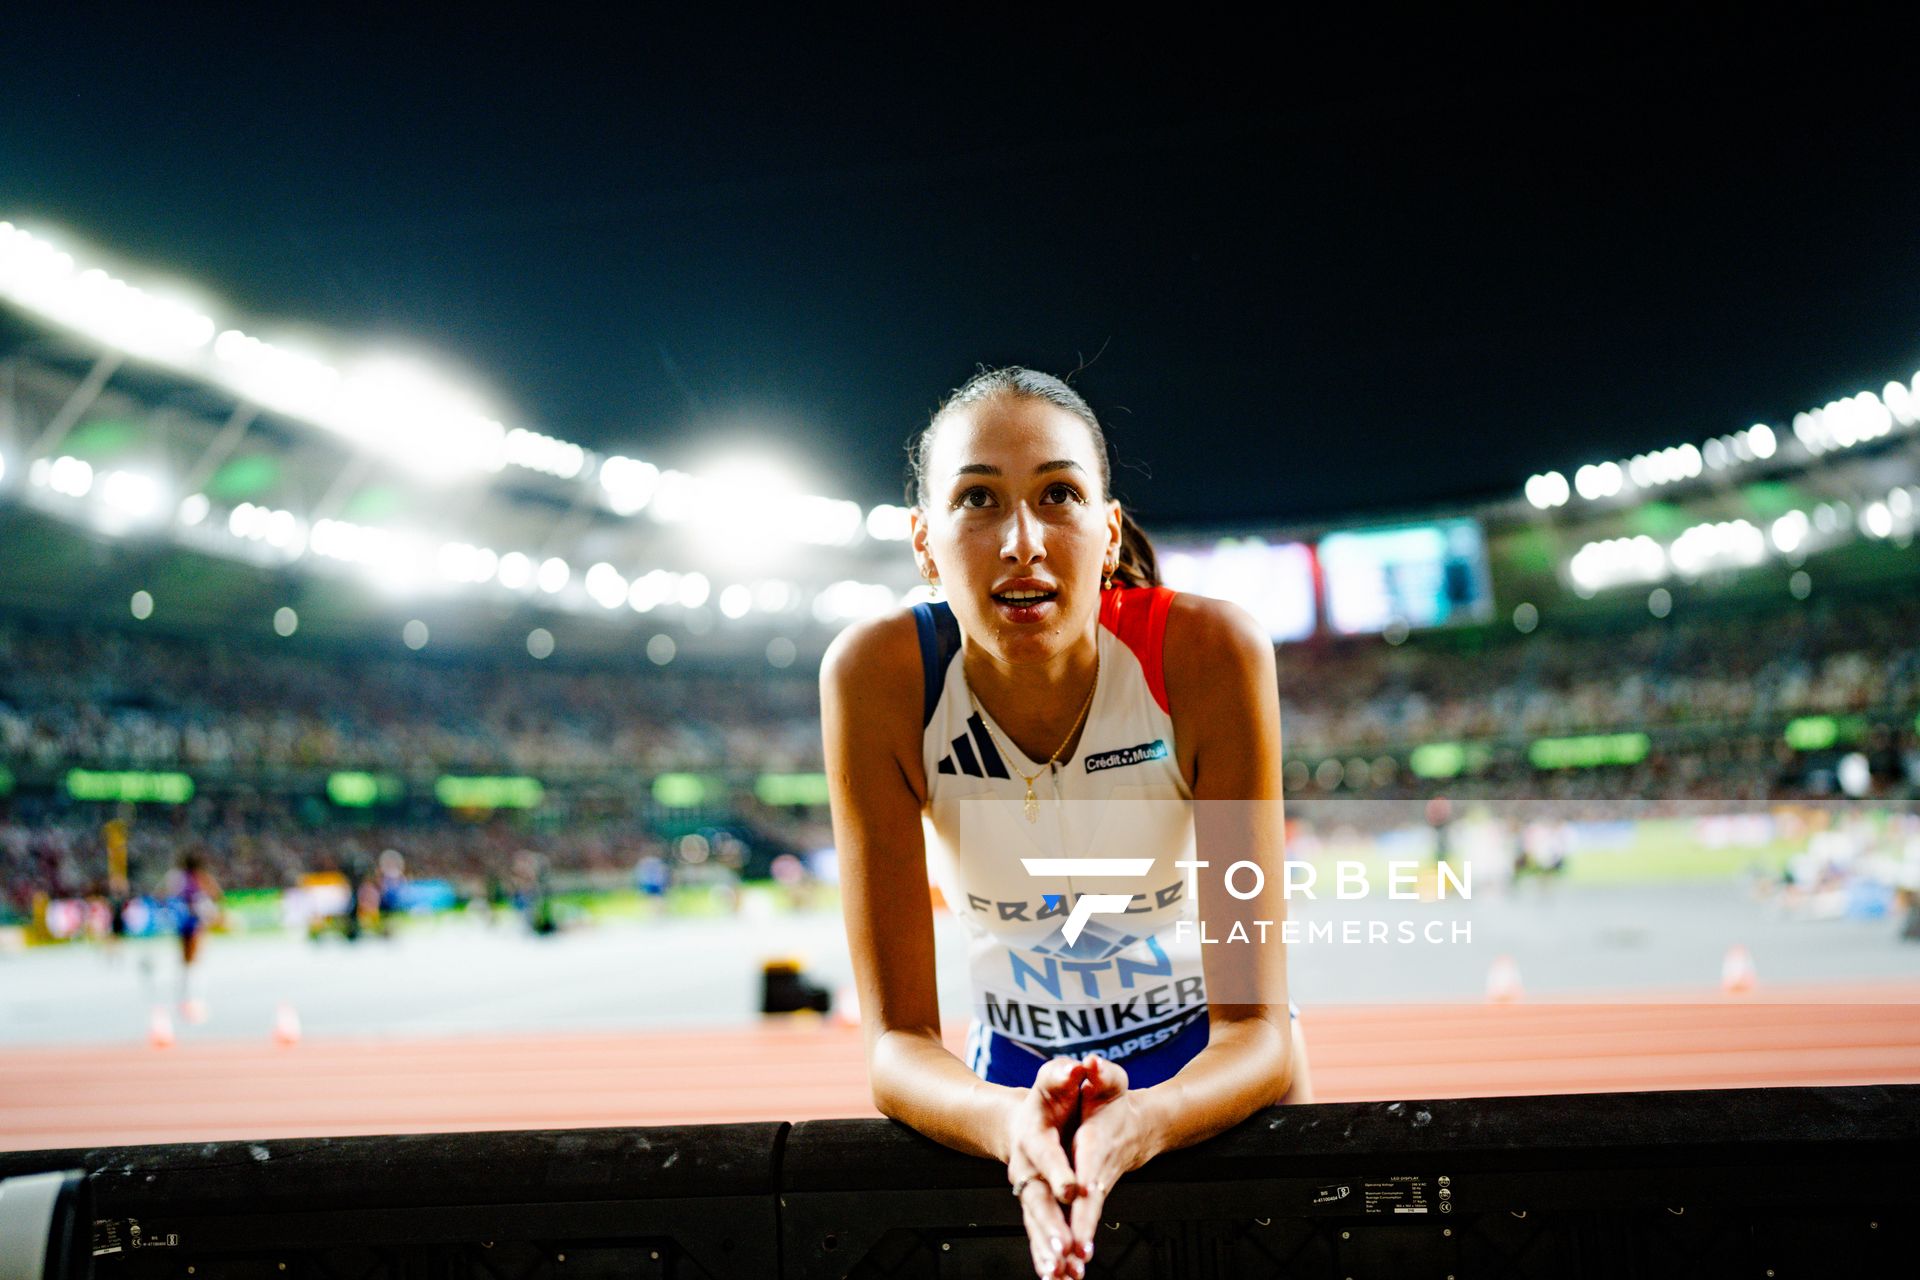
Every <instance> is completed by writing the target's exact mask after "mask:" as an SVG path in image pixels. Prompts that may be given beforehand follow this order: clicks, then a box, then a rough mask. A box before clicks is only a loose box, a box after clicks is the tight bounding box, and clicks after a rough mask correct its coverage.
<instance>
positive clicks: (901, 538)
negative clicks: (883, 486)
mask: <svg viewBox="0 0 1920 1280" xmlns="http://www.w3.org/2000/svg"><path fill="white" fill-rule="evenodd" d="M912 516H913V513H912V512H911V511H909V510H908V509H907V508H905V507H896V506H892V505H890V504H888V503H884V502H883V503H881V504H880V505H879V506H877V507H875V508H874V509H873V510H871V511H869V512H867V536H868V537H869V538H872V539H874V540H875V541H876V542H905V541H906V540H907V539H908V537H910V536H911V535H912V533H913V524H912Z"/></svg>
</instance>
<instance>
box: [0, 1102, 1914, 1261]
mask: <svg viewBox="0 0 1920 1280" xmlns="http://www.w3.org/2000/svg"><path fill="white" fill-rule="evenodd" d="M63 1167H78V1168H84V1169H86V1170H87V1171H88V1174H89V1181H90V1183H91V1185H92V1189H93V1196H94V1202H95V1212H96V1216H97V1217H98V1218H100V1219H101V1224H100V1227H101V1229H110V1230H112V1231H116V1232H118V1233H119V1234H118V1235H117V1236H115V1237H114V1239H115V1241H116V1242H118V1243H119V1244H121V1245H122V1246H125V1245H126V1242H127V1233H128V1231H129V1230H130V1227H129V1224H131V1223H137V1224H138V1226H139V1247H137V1248H133V1247H122V1248H121V1251H120V1252H117V1253H113V1254H106V1255H102V1256H101V1257H99V1259H98V1260H97V1272H98V1275H99V1277H100V1278H101V1280H114V1277H126V1280H150V1278H153V1280H157V1278H158V1277H163V1276H164V1277H166V1278H167V1280H241V1278H242V1277H248V1278H254V1277H257V1278H259V1280H288V1278H291V1280H469V1278H471V1280H601V1278H602V1277H612V1276H623V1277H624V1276H664V1277H682V1278H685V1277H707V1276H742V1277H773V1276H779V1277H784V1278H786V1280H803V1278H809V1277H829V1276H830V1277H857V1278H860V1280H877V1278H879V1277H896V1276H898V1277H993V1276H1025V1275H1029V1274H1031V1272H1030V1269H1029V1267H1028V1263H1027V1250H1026V1245H1025V1241H1024V1238H1023V1236H1022V1234H1021V1229H1020V1222H1019V1212H1018V1207H1017V1206H1016V1205H1015V1203H1014V1201H1013V1199H1012V1197H1011V1196H1010V1195H1008V1193H1007V1185H1006V1180H1005V1173H1004V1170H1003V1169H1001V1168H999V1167H998V1166H996V1165H993V1164H992V1163H991V1162H988V1161H984V1160H975V1159H971V1158H969V1157H966V1156H962V1155H959V1154H958V1153H955V1152H952V1151H949V1150H947V1149H945V1148H943V1147H941V1146H939V1145H938V1144H936V1143H934V1142H931V1141H930V1140H928V1139H926V1138H923V1137H921V1136H920V1135H918V1134H916V1133H914V1132H912V1131H910V1130H908V1129H906V1128H905V1127H904V1126H901V1125H898V1124H895V1123H893V1122H891V1121H886V1120H812V1121H804V1122H801V1123H799V1124H794V1125H783V1124H753V1125H715V1126H692V1127H675V1128H650V1129H588V1130H565V1131H554V1132H533V1133H482V1134H453V1135H431V1136H399V1137H384V1138H336V1139H303V1140H297V1141H286V1140H272V1141H261V1142H254V1143H231V1142H228V1143H208V1144H204V1145H180V1146H153V1147H121V1148H103V1149H100V1150H94V1151H40V1152H16V1153H10V1154H0V1176H11V1175H12V1174H16V1173H25V1172H32V1171H37V1170H42V1169H51V1168H63ZM1105 1216H1106V1221H1105V1222H1104V1223H1103V1224H1102V1226H1101V1229H1100V1232H1099V1236H1098V1241H1097V1245H1096V1249H1095V1253H1094V1258H1093V1261H1092V1264H1091V1265H1090V1267H1089V1269H1088V1274H1089V1275H1090V1276H1096V1277H1107V1276H1112V1277H1267V1276H1286V1277H1315V1278H1318V1277H1332V1278H1333V1280H1346V1278H1349V1277H1350V1278H1351V1280H1373V1278H1376V1277H1431V1278H1432V1280H1446V1278H1448V1277H1452V1278H1453V1280H1470V1278H1472V1280H1481V1278H1484V1277H1516V1278H1531V1277H1542V1278H1547V1277H1552V1278H1555V1280H1557V1278H1559V1277H1601V1276H1605V1277H1642V1276H1684V1277H1696V1276H1700V1277H1718V1276H1739V1277H1752V1278H1754V1280H1763V1278H1767V1277H1774V1278H1778V1280H1785V1278H1787V1277H1795V1276H1819V1277H1821V1280H1835V1278H1836V1277H1839V1276H1848V1277H1853V1276H1862V1277H1876V1276H1907V1275H1914V1274H1920V1086H1914V1085H1885V1086H1878V1085H1876V1086H1855V1087H1846V1088H1808V1089H1736V1090H1716V1091H1700V1092H1666V1093H1624V1094H1581V1095H1561V1096H1542V1097H1522V1098H1481V1099H1448V1100H1444V1101H1432V1102H1417V1101H1407V1102H1393V1103H1327V1104H1321V1105H1317V1106H1310V1107H1284V1108H1275V1109H1272V1110H1269V1111H1264V1112H1262V1113H1260V1114H1259V1115H1257V1116H1254V1117H1253V1118H1251V1119H1250V1120H1248V1121H1247V1122H1246V1123H1245V1124H1243V1125H1240V1126H1239V1127H1237V1128H1236V1129H1234V1130H1232V1131H1231V1132H1229V1133H1226V1134H1223V1135H1221V1136H1220V1137H1218V1138H1216V1139H1214V1140H1213V1141H1211V1142H1208V1143H1204V1144H1202V1145H1200V1146H1198V1147H1194V1148H1191V1149H1189V1150H1186V1151H1178V1152H1170V1153H1168V1154H1166V1155H1163V1156H1161V1157H1160V1158H1159V1159H1157V1160H1155V1161H1153V1162H1152V1163H1151V1164H1149V1165H1148V1166H1147V1167H1146V1168H1144V1169H1141V1170H1138V1171H1136V1172H1135V1173H1133V1174H1130V1175H1129V1176H1128V1177H1127V1178H1126V1179H1125V1180H1123V1181H1122V1182H1121V1184H1120V1186H1119V1188H1118V1189H1117V1190H1116V1191H1115V1193H1114V1195H1113V1198H1112V1199H1111V1201H1110V1202H1109V1205H1108V1212H1107V1214H1106V1215H1105ZM96 1238H97V1239H98V1238H104V1237H101V1236H100V1231H99V1230H97V1231H96Z"/></svg>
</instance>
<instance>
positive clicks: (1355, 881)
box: [1020, 858, 1473, 946]
mask: <svg viewBox="0 0 1920 1280" xmlns="http://www.w3.org/2000/svg"><path fill="white" fill-rule="evenodd" d="M1156 861H1157V859H1154V858H1021V859H1020V865H1021V866H1023V867H1025V868H1026V870H1027V874H1028V875H1030V876H1033V877H1034V878H1036V879H1048V880H1057V879H1064V878H1066V877H1070V876H1071V877H1076V878H1082V879H1095V878H1104V879H1144V878H1146V877H1147V876H1149V875H1151V874H1152V872H1153V867H1154V863H1155V862H1156ZM1173 865H1174V866H1175V867H1177V868H1179V869H1180V870H1181V871H1183V872H1185V873H1186V883H1185V892H1186V896H1187V897H1188V898H1189V899H1191V900H1194V901H1197V900H1198V898H1199V888H1200V872H1201V871H1203V870H1206V869H1208V868H1209V867H1211V866H1212V864H1211V863H1210V862H1208V861H1207V860H1205V859H1176V860H1175V862H1174V864H1173ZM1280 865H1281V883H1280V895H1281V897H1282V898H1283V899H1286V900H1291V899H1293V898H1295V897H1304V898H1317V897H1318V896H1319V895H1318V894H1317V893H1316V892H1315V885H1316V884H1317V882H1318V880H1319V877H1320V871H1321V867H1320V866H1319V865H1318V864H1315V863H1312V862H1305V861H1298V860H1294V859H1287V860H1284V861H1283V862H1282V863H1281V864H1280ZM1333 868H1334V882H1335V883H1334V897H1335V898H1337V899H1341V900H1350V899H1355V898H1365V897H1367V896H1369V894H1370V893H1371V892H1372V888H1373V884H1372V880H1371V874H1370V873H1371V872H1372V871H1373V870H1375V869H1376V868H1374V867H1372V865H1371V864H1369V863H1367V862H1364V861H1359V860H1351V859H1341V860H1339V861H1337V862H1335V863H1334V864H1333ZM1384 869H1385V871H1386V879H1387V895H1386V896H1387V897H1388V899H1390V900H1393V901H1398V902H1407V901H1414V902H1417V901H1423V900H1433V899H1441V900H1444V899H1446V898H1447V897H1449V896H1457V897H1459V898H1461V899H1463V900H1465V899H1470V898H1471V897H1472V896H1473V892H1472V884H1473V874H1472V873H1473V868H1472V866H1471V864H1465V865H1461V866H1455V865H1453V864H1451V863H1448V862H1445V861H1442V862H1439V863H1438V864H1435V865H1432V866H1430V867H1425V868H1423V864H1421V863H1419V862H1414V861H1407V860H1393V861H1388V862H1387V863H1386V864H1385V868H1384ZM1423 870H1426V871H1430V872H1431V874H1432V879H1431V881H1430V882H1429V883H1428V885H1427V887H1426V890H1425V891H1424V892H1423V890H1422V887H1421V876H1422V873H1423ZM1225 888H1226V890H1227V893H1228V894H1229V895H1231V896H1232V897H1233V898H1234V899H1235V900H1236V901H1240V902H1246V901H1249V900H1251V899H1254V898H1257V897H1259V896H1260V895H1261V894H1262V893H1263V892H1265V890H1266V871H1265V870H1264V869H1263V868H1262V867H1261V865H1260V864H1259V863H1257V862H1253V861H1249V860H1246V859H1242V860H1240V861H1237V862H1234V863H1232V864H1231V865H1229V866H1228V867H1227V870H1226V874H1225ZM1450 891H1451V895H1450ZM1047 897H1048V900H1049V902H1050V903H1051V901H1052V899H1053V898H1054V897H1055V895H1052V894H1049V895H1047ZM1138 897H1139V895H1137V894H1129V893H1083V894H1080V895H1079V896H1077V897H1076V898H1074V900H1073V907H1072V909H1071V910H1070V911H1069V912H1068V913H1067V918H1066V921H1065V923H1064V924H1063V925H1062V926H1061V932H1062V933H1063V934H1064V936H1065V938H1066V941H1067V945H1068V946H1072V945H1074V944H1075V943H1076V942H1078V941H1079V940H1080V935H1081V933H1082V932H1083V931H1084V930H1085V929H1086V927H1087V924H1088V922H1089V921H1091V920H1092V919H1093V917H1095V916H1119V915H1127V914H1130V913H1131V912H1132V911H1134V910H1138V909H1139V908H1137V907H1136V906H1135V902H1136V899H1137V898H1138ZM1275 923H1276V922H1275V921H1272V920H1252V921H1248V920H1238V919H1237V920H1235V921H1234V922H1233V925H1232V928H1231V930H1230V931H1229V932H1228V933H1227V934H1226V935H1224V936H1220V937H1211V936H1209V935H1208V929H1207V923H1206V921H1205V920H1204V919H1197V918H1196V919H1195V920H1191V921H1189V920H1185V919H1182V920H1178V921H1175V922H1174V926H1173V927H1174V932H1175V935H1176V936H1177V937H1184V936H1185V935H1186V934H1187V933H1188V932H1189V931H1191V930H1192V929H1194V928H1196V927H1197V929H1198V936H1199V940H1200V941H1201V942H1202V943H1214V942H1251V941H1253V940H1254V938H1253V934H1254V933H1255V932H1257V933H1258V934H1259V939H1258V940H1259V941H1261V942H1266V941H1267V940H1268V931H1269V930H1270V929H1271V928H1272V927H1273V926H1274V924H1275ZM1278 923H1279V925H1280V941H1281V942H1283V943H1286V944H1289V945H1290V944H1293V943H1300V942H1343V943H1355V942H1366V943H1378V942H1389V941H1394V940H1398V941H1401V942H1417V941H1425V942H1429V943H1439V942H1449V941H1451V942H1471V941H1472V940H1473V932H1472V930H1473V926H1472V922H1471V921H1464V920H1454V921H1447V922H1443V921H1440V920H1429V921H1427V922H1425V924H1424V926H1421V925H1419V924H1416V922H1415V921H1413V920H1409V919H1405V918H1401V919H1397V920H1384V919H1372V920H1357V919H1351V918H1349V919H1344V920H1340V921H1337V922H1336V921H1331V920H1316V921H1311V922H1306V923H1305V924H1304V925H1303V923H1302V922H1300V921H1296V920H1285V921H1280V922H1278Z"/></svg>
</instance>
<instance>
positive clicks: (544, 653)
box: [527, 627, 553, 662]
mask: <svg viewBox="0 0 1920 1280" xmlns="http://www.w3.org/2000/svg"><path fill="white" fill-rule="evenodd" d="M527 653H528V654H529V655H531V656H532V657H533V658H534V659H535V660H536V661H541V662H544V661H546V660H547V659H548V658H551V657H552V656H553V632H551V631H549V630H547V629H546V628H545V627H535V628H534V629H533V630H531V631H529V632H527Z"/></svg>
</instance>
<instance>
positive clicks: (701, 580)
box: [674, 573, 713, 609]
mask: <svg viewBox="0 0 1920 1280" xmlns="http://www.w3.org/2000/svg"><path fill="white" fill-rule="evenodd" d="M712 591H713V584H712V583H710V582H708V581H707V575H706V574H704V573H683V574H681V575H680V582H679V585H678V586H677V587H676V588H675V589H674V598H675V600H677V601H678V602H679V605H680V607H681V608H682V609H698V608H699V607H700V606H701V605H703V604H705V603H706V602H707V597H708V595H710V594H711V593H712Z"/></svg>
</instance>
